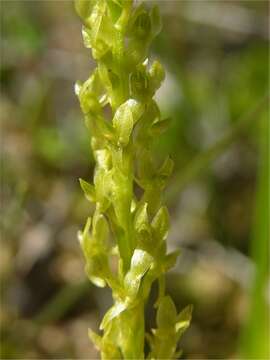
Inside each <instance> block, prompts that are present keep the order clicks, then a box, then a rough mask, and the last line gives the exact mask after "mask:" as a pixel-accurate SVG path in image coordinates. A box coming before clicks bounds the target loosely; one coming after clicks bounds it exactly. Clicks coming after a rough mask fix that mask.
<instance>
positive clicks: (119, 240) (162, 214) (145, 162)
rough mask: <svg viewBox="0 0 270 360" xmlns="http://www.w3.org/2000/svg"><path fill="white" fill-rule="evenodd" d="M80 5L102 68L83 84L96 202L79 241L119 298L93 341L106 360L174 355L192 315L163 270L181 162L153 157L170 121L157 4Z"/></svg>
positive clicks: (88, 41)
mask: <svg viewBox="0 0 270 360" xmlns="http://www.w3.org/2000/svg"><path fill="white" fill-rule="evenodd" d="M75 8H76V11H77V13H78V14H79V16H80V17H81V19H82V21H83V28H82V34H83V41H84V45H85V46H86V47H87V48H91V49H92V56H93V58H94V59H95V61H96V63H97V67H96V69H95V70H94V71H93V73H92V74H91V75H90V77H89V79H87V80H86V81H85V82H84V83H80V82H77V83H76V85H75V92H76V94H77V96H78V97H79V101H80V106H81V109H82V112H83V113H84V117H85V123H86V126H87V128H88V129H89V133H90V136H91V147H92V151H93V154H94V158H95V162H96V166H95V172H94V179H93V184H91V183H89V182H86V181H85V180H82V179H80V184H81V187H82V189H83V191H84V193H85V196H86V198H87V199H88V200H89V201H91V202H94V203H95V205H96V206H95V211H94V214H93V216H92V217H91V218H90V217H89V218H88V219H87V222H86V225H85V227H84V229H83V231H82V232H80V233H79V240H80V243H81V247H82V250H83V253H84V256H85V261H86V267H85V269H86V273H87V275H88V277H89V279H90V281H91V282H93V283H94V284H95V285H97V286H100V287H104V286H109V287H110V288H111V290H112V296H113V299H114V305H113V306H112V307H111V308H110V309H109V310H108V311H107V313H106V314H105V316H104V318H103V320H102V322H101V324H100V330H101V331H102V335H99V334H96V333H94V332H93V331H92V330H89V336H90V338H91V340H92V341H93V342H94V344H95V346H96V347H97V348H98V349H99V350H100V352H101V357H102V359H145V358H148V359H164V358H166V359H172V358H175V357H176V356H178V353H177V343H178V340H179V338H180V336H181V335H182V333H183V332H184V330H185V329H186V328H187V327H188V326H189V323H190V320H191V311H192V309H191V307H190V306H188V307H186V308H185V309H184V310H183V311H182V312H180V313H179V314H177V311H176V307H175V305H174V303H173V301H172V299H171V298H170V296H168V295H166V294H165V273H166V272H167V271H168V269H170V268H171V267H172V266H173V265H174V264H175V262H176V259H177V256H178V251H175V252H172V253H169V254H167V249H166V237H167V233H168V230H169V214H168V210H167V208H166V207H165V206H163V205H162V203H161V195H162V191H163V189H164V187H165V185H166V181H167V179H168V177H169V176H170V174H171V172H172V169H173V162H172V160H171V159H170V158H169V157H168V158H166V159H165V161H164V162H163V163H162V164H157V163H156V162H155V159H154V158H153V154H152V151H151V146H152V143H153V140H154V138H155V137H157V136H160V135H161V134H162V133H163V132H164V131H165V130H166V128H167V127H168V124H169V122H168V120H167V119H162V118H161V114H160V111H159V108H158V105H157V103H156V102H155V100H154V98H153V97H154V94H155V92H156V91H157V89H158V88H159V87H160V85H161V83H162V82H163V80H164V77H165V72H164V69H163V67H162V65H161V64H160V63H159V62H158V61H154V62H153V63H152V64H150V63H149V60H148V58H147V55H148V51H149V46H150V43H151V41H152V40H153V38H154V37H155V36H156V35H157V34H158V33H159V32H160V30H161V19H160V15H159V11H158V7H156V6H155V7H153V8H151V9H150V10H149V9H148V8H147V7H146V6H144V5H143V4H141V5H137V6H135V4H134V3H133V1H131V0H76V1H75ZM109 114H112V115H111V118H110V115H109ZM137 189H140V192H141V193H142V195H140V196H138V195H136V190H137ZM138 192H139V191H137V193H138ZM115 263H116V264H117V266H114V264H115ZM155 281H157V282H158V283H159V295H158V299H157V301H156V304H155V306H156V308H157V319H156V323H157V328H156V329H153V330H152V332H151V334H146V333H145V320H144V307H145V303H146V301H147V299H148V297H149V293H150V290H151V286H152V284H153V282H155ZM145 341H147V342H148V344H149V349H150V350H149V352H148V354H145V352H144V350H145Z"/></svg>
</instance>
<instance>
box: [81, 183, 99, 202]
mask: <svg viewBox="0 0 270 360" xmlns="http://www.w3.org/2000/svg"><path fill="white" fill-rule="evenodd" d="M79 181H80V185H81V188H82V190H83V192H84V195H85V197H86V199H87V200H89V201H90V202H94V201H95V199H96V196H95V188H94V186H93V185H91V184H89V183H88V182H87V181H85V180H83V179H79Z"/></svg>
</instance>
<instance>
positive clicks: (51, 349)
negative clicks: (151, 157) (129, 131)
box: [0, 0, 270, 359]
mask: <svg viewBox="0 0 270 360" xmlns="http://www.w3.org/2000/svg"><path fill="white" fill-rule="evenodd" d="M147 3H148V4H149V5H151V3H152V2H151V3H150V1H148V2H147ZM157 3H158V4H159V7H160V10H161V13H162V17H163V31H162V33H161V34H160V35H159V36H158V38H157V39H156V40H155V42H154V44H153V46H152V51H151V58H158V59H159V60H160V61H161V62H162V64H164V65H165V68H166V71H167V77H166V81H165V83H164V84H163V86H162V88H161V89H160V90H159V92H158V94H157V99H158V102H159V104H160V107H161V110H162V113H163V114H164V116H171V117H172V126H171V128H170V130H169V131H168V132H167V133H166V134H165V135H164V136H162V137H161V138H160V139H158V141H157V143H156V144H155V152H156V154H157V157H159V156H160V157H164V156H165V155H166V154H170V155H171V157H172V158H173V159H174V161H175V170H174V174H173V176H172V178H171V181H170V183H169V186H168V189H167V192H166V194H165V196H164V201H165V203H166V204H167V205H168V207H169V209H170V213H171V225H172V226H171V231H170V235H169V239H168V242H169V248H170V249H175V248H180V249H181V256H180V258H179V261H178V263H177V265H176V267H175V268H174V269H173V270H172V271H171V272H170V273H169V274H168V276H167V291H168V293H170V294H171V296H172V297H173V299H174V301H175V303H176V304H177V308H178V310H180V309H181V308H182V307H184V306H185V305H187V304H190V303H192V304H194V307H195V309H194V316H193V321H192V325H191V327H190V328H189V330H188V331H187V332H186V334H185V335H184V336H183V338H182V341H181V347H182V348H183V349H184V355H183V358H185V359H237V358H238V359H239V358H242V359H268V358H269V348H268V346H269V345H268V340H269V338H268V336H269V333H268V330H269V321H268V320H269V312H268V307H269V298H270V296H269V247H268V240H269V222H268V221H269V208H268V199H269V184H268V181H269V147H268V146H269V143H268V138H267V134H268V133H269V127H268V126H269V125H268V122H269V112H268V100H267V98H265V95H266V94H267V92H268V89H269V32H268V29H269V27H268V25H269V24H268V21H269V18H268V17H269V9H268V5H269V3H268V2H267V1H237V0H235V1H204V0H202V1H192V0H189V1H180V0H178V1H170V0H166V1H165V0H163V1H159V2H157ZM94 66H95V65H94V63H93V61H92V59H91V54H90V52H89V51H88V50H86V49H84V47H83V44H82V39H81V23H80V20H79V18H78V17H77V16H76V14H75V11H74V9H73V3H72V1H56V0H55V1H46V0H43V1H25V0H24V1H8V0H4V1H1V98H0V107H1V108H0V114H1V153H2V161H1V251H0V280H1V314H0V324H1V358H2V359H45V358H46V359H63V358H77V359H93V358H97V357H98V354H97V353H96V351H95V349H94V348H93V346H92V345H91V343H90V342H89V340H88V337H87V329H88V327H91V328H93V329H97V328H98V324H99V322H100V321H101V318H102V316H103V314H104V312H105V311H106V309H107V308H108V307H109V306H110V304H111V296H110V292H109V290H106V289H105V290H104V289H98V288H96V287H94V286H92V285H91V284H90V283H89V281H88V280H87V279H86V276H85V274H84V269H83V268H84V260H83V256H82V254H81V251H80V248H79V244H78V241H77V232H78V230H79V229H80V228H82V226H83V224H84V222H85V219H86V217H87V216H88V214H89V213H91V212H92V211H93V208H92V207H91V204H89V203H88V202H87V200H86V199H85V198H84V196H83V194H82V191H81V190H80V187H79V183H78V178H79V177H81V178H84V179H89V180H91V179H92V174H93V166H94V164H93V158H92V155H91V152H90V147H89V138H88V135H87V131H86V129H85V127H84V123H83V119H82V114H81V111H80V108H79V105H78V101H77V99H76V97H75V95H74V91H73V86H74V82H75V81H76V80H84V79H86V78H87V77H88V76H89V74H90V72H91V71H92V69H93V67H94ZM239 120H240V123H238V121H239ZM239 124H240V126H239ZM155 294H156V289H155V287H154V288H153V293H152V297H153V299H154V297H155ZM153 299H152V300H151V301H152V302H153ZM146 318H147V328H148V329H149V328H151V327H154V325H155V320H154V313H153V310H151V307H147V308H146Z"/></svg>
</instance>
